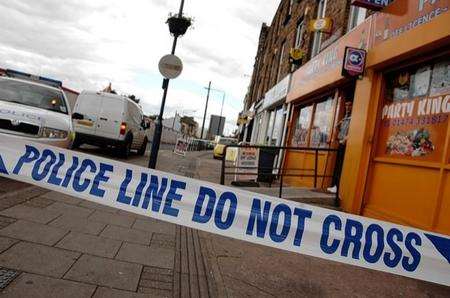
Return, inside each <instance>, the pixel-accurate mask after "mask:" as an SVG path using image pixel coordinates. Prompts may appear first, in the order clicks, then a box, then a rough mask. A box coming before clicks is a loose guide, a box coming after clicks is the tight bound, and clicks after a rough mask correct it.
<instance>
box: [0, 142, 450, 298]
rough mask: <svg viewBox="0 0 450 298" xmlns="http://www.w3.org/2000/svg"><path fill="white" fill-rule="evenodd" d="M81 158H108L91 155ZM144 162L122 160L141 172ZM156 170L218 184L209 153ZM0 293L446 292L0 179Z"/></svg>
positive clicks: (448, 291)
mask: <svg viewBox="0 0 450 298" xmlns="http://www.w3.org/2000/svg"><path fill="white" fill-rule="evenodd" d="M84 151H86V152H88V153H91V154H97V155H102V156H106V157H113V156H109V155H110V154H111V153H110V152H103V151H100V150H98V149H93V148H90V149H84ZM147 158H148V156H147V157H145V158H142V157H138V156H132V157H131V158H130V159H129V162H130V163H133V164H137V165H142V166H145V165H146V164H147ZM158 169H160V170H163V171H168V172H172V173H176V174H180V175H184V176H188V177H192V178H197V179H202V180H207V181H210V182H217V181H219V176H220V162H218V161H216V160H214V159H213V158H212V153H211V152H192V153H188V156H187V157H181V156H177V155H174V154H173V153H172V152H170V151H168V150H164V151H162V152H161V154H160V157H159V163H158ZM0 189H1V192H0V267H1V268H0V288H2V286H4V289H3V290H2V291H1V292H0V296H4V297H253V296H258V297H272V296H273V297H379V296H383V297H450V288H449V287H444V286H439V285H435V284H431V283H426V282H422V281H417V280H413V279H409V278H404V277H399V276H395V275H391V274H387V273H381V272H377V271H372V270H368V269H362V268H357V267H353V266H349V265H345V264H339V263H335V262H331V261H327V260H322V259H317V258H313V257H308V256H303V255H299V254H295V253H290V252H284V251H281V250H276V249H273V248H268V247H264V246H260V245H255V244H251V243H246V242H243V241H239V240H234V239H230V238H225V237H222V236H217V235H213V234H210V233H205V232H199V231H196V230H193V229H189V228H184V227H180V226H175V225H173V224H169V223H164V222H160V221H156V220H154V219H151V218H147V217H142V216H139V215H134V214H131V213H127V212H123V211H121V210H117V209H113V208H110V207H105V206H101V205H98V204H94V203H90V202H87V201H82V200H80V199H77V198H73V197H70V196H67V195H63V194H59V193H56V192H49V191H46V190H43V189H40V188H37V187H30V186H27V185H24V184H20V183H19V184H17V183H16V182H12V181H10V180H4V179H2V180H0Z"/></svg>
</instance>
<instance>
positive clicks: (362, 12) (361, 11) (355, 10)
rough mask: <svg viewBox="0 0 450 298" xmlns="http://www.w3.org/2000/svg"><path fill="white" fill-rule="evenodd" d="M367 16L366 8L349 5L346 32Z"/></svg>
mask: <svg viewBox="0 0 450 298" xmlns="http://www.w3.org/2000/svg"><path fill="white" fill-rule="evenodd" d="M366 16H367V9H366V8H364V7H358V6H353V5H352V6H351V7H350V16H349V19H348V28H347V32H348V31H351V30H352V29H353V28H355V27H357V26H358V25H360V24H361V23H362V22H364V20H365V19H366Z"/></svg>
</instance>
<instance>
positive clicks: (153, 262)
mask: <svg viewBox="0 0 450 298" xmlns="http://www.w3.org/2000/svg"><path fill="white" fill-rule="evenodd" d="M174 254H175V252H174V251H173V249H165V248H155V247H148V246H144V245H139V244H132V243H126V242H125V243H124V244H123V245H122V247H121V248H120V250H119V253H118V254H117V256H116V259H117V260H122V261H127V262H132V263H138V264H143V265H146V266H151V267H159V268H166V269H172V268H173V260H174Z"/></svg>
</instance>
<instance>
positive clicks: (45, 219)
mask: <svg viewBox="0 0 450 298" xmlns="http://www.w3.org/2000/svg"><path fill="white" fill-rule="evenodd" d="M0 215H1V216H7V217H12V218H17V219H26V220H29V221H34V222H37V223H42V224H46V223H49V222H51V221H52V220H54V219H55V218H57V217H58V216H60V215H61V213H60V212H56V211H50V210H45V209H42V208H34V207H30V206H27V205H23V204H21V205H16V206H14V207H11V208H9V209H6V210H3V211H2V212H0Z"/></svg>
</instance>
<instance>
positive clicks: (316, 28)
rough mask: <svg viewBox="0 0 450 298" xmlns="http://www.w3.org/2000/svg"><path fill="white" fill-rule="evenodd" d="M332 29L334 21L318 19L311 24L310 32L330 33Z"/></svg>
mask: <svg viewBox="0 0 450 298" xmlns="http://www.w3.org/2000/svg"><path fill="white" fill-rule="evenodd" d="M331 29H333V20H332V19H331V18H322V19H316V20H311V21H310V22H309V31H310V32H323V33H330V32H331Z"/></svg>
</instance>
